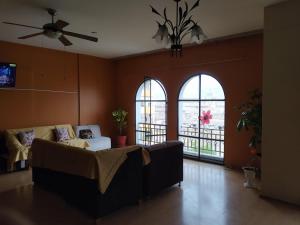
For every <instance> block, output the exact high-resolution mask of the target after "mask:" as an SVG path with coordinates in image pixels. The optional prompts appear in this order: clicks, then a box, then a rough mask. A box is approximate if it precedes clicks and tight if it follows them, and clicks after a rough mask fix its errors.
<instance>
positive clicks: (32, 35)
mask: <svg viewBox="0 0 300 225" xmlns="http://www.w3.org/2000/svg"><path fill="white" fill-rule="evenodd" d="M41 34H44V32H39V33H35V34H29V35H26V36H23V37H19V38H18V39H27V38H31V37H35V36H38V35H41Z"/></svg>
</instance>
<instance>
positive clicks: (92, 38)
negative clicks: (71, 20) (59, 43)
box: [61, 30, 98, 42]
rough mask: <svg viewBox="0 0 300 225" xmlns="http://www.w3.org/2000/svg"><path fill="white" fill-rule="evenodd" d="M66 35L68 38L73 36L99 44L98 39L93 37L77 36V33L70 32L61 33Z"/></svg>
mask: <svg viewBox="0 0 300 225" xmlns="http://www.w3.org/2000/svg"><path fill="white" fill-rule="evenodd" d="M61 32H62V33H63V34H64V35H68V36H72V37H77V38H81V39H85V40H88V41H94V42H98V38H96V37H92V36H88V35H84V34H77V33H73V32H70V31H64V30H62V31H61Z"/></svg>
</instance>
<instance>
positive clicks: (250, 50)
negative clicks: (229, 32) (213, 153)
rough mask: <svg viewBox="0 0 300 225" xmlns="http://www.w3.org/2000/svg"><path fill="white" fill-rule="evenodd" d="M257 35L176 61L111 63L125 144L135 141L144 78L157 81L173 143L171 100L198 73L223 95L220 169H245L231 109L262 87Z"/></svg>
mask: <svg viewBox="0 0 300 225" xmlns="http://www.w3.org/2000/svg"><path fill="white" fill-rule="evenodd" d="M262 45H263V44H262V36H261V35H256V36H250V37H244V38H237V39H231V40H226V41H222V42H215V43H209V44H206V45H201V46H197V47H189V48H185V49H184V51H183V54H184V55H183V57H182V58H172V57H170V56H169V52H164V53H156V54H149V55H141V56H137V57H131V58H127V59H126V58H125V59H120V60H118V61H116V76H117V79H116V81H117V83H116V90H117V91H118V92H117V100H118V105H119V106H121V107H124V108H125V109H126V110H128V112H129V121H128V122H129V126H128V136H129V143H130V144H133V143H134V142H135V141H134V139H135V132H134V131H135V94H136V91H137V88H138V87H139V85H140V84H141V83H142V82H143V79H144V76H151V77H154V78H157V79H159V80H160V81H161V82H162V84H163V85H164V86H165V89H166V91H167V95H168V115H167V118H168V134H167V137H168V139H169V140H170V139H177V97H178V93H179V89H180V87H181V85H182V84H183V83H184V81H186V80H187V79H188V78H189V77H190V76H192V75H195V74H200V73H205V74H209V75H211V76H213V77H215V78H216V79H217V80H218V81H219V82H220V83H221V85H222V86H223V88H224V92H225V95H226V115H225V119H226V121H225V164H226V165H227V166H229V167H240V166H242V165H245V163H246V162H247V160H248V158H249V153H248V152H249V150H248V149H247V143H248V138H249V135H248V134H241V133H237V131H236V128H235V126H236V122H237V120H238V116H239V113H238V112H237V111H236V110H235V109H234V106H237V105H239V104H240V103H242V102H243V101H245V100H246V99H247V97H248V95H247V93H248V91H251V90H253V89H255V88H261V87H262V62H263V61H262V47H263V46H262Z"/></svg>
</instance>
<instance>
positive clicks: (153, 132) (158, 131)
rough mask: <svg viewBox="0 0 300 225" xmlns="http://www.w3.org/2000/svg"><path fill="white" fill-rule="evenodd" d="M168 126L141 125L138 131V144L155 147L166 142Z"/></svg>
mask: <svg viewBox="0 0 300 225" xmlns="http://www.w3.org/2000/svg"><path fill="white" fill-rule="evenodd" d="M166 137H167V125H163V124H149V123H139V124H138V126H137V129H136V143H137V144H143V145H154V144H159V143H162V142H164V141H166V139H167V138H166Z"/></svg>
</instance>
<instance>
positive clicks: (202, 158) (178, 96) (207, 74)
mask: <svg viewBox="0 0 300 225" xmlns="http://www.w3.org/2000/svg"><path fill="white" fill-rule="evenodd" d="M203 75H204V76H208V77H211V78H213V79H215V80H216V81H217V82H218V84H219V85H220V86H221V88H222V91H223V94H224V99H201V77H202V76H203ZM194 77H199V94H198V99H181V98H180V95H181V92H182V91H183V88H184V86H185V84H187V82H188V81H190V80H191V79H193V78H194ZM184 101H191V102H193V101H194V102H198V103H199V110H198V116H200V115H201V102H202V101H223V102H224V131H223V132H224V135H223V145H224V150H223V155H224V156H223V158H222V160H218V159H214V158H210V157H201V154H200V145H199V147H198V155H197V156H193V155H189V154H185V153H184V157H185V158H191V159H195V160H198V161H204V162H212V163H217V164H221V165H223V164H224V162H225V156H226V155H225V127H226V126H225V124H226V102H227V101H226V93H225V90H224V87H223V84H222V82H220V81H219V80H218V79H217V77H215V76H213V75H211V73H208V72H203V71H202V72H199V73H194V74H192V75H189V76H188V77H187V78H186V79H185V80H184V81H183V82H182V83H181V85H180V87H179V90H178V94H177V140H179V137H180V136H183V135H181V134H180V124H179V123H180V118H179V114H180V102H184ZM200 127H201V126H200V122H199V127H198V130H199V135H198V137H192V138H195V139H198V140H199V142H200V139H201V138H200Z"/></svg>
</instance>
